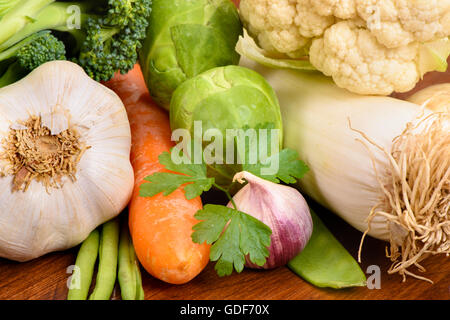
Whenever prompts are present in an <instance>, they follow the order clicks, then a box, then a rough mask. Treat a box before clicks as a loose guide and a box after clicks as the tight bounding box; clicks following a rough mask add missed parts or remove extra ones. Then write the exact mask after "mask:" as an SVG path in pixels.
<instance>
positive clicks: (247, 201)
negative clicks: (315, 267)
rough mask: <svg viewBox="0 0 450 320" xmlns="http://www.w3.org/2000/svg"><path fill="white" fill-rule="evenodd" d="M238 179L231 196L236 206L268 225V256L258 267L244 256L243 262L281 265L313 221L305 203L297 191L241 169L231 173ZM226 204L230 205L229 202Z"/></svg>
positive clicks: (297, 247) (300, 243)
mask: <svg viewBox="0 0 450 320" xmlns="http://www.w3.org/2000/svg"><path fill="white" fill-rule="evenodd" d="M233 180H237V181H239V182H240V183H244V180H245V181H247V182H248V183H247V185H245V186H244V187H243V188H242V189H241V190H239V191H238V193H236V195H235V196H234V197H233V200H234V202H235V203H236V206H237V209H238V210H239V211H242V212H244V213H247V214H249V215H251V216H253V217H254V218H256V219H258V220H260V221H262V222H263V223H265V224H266V225H267V226H269V227H270V228H271V229H272V235H271V244H270V247H269V257H268V258H267V260H266V263H265V264H264V266H262V267H260V266H257V265H255V264H253V263H252V262H250V260H249V259H248V257H246V266H247V267H250V268H256V269H260V268H263V269H272V268H276V267H279V266H284V265H285V264H287V263H288V262H289V261H290V260H291V259H292V258H294V257H295V256H296V255H297V254H298V253H300V252H301V251H302V250H303V248H304V247H305V246H306V244H307V242H308V241H309V238H310V237H311V234H312V229H313V223H312V218H311V215H310V212H309V207H308V204H307V203H306V200H305V199H304V198H303V196H302V195H301V194H300V192H299V191H298V190H296V189H294V188H291V187H289V186H285V185H280V184H276V183H273V182H270V181H267V180H264V179H261V178H259V177H257V176H255V175H253V174H251V173H249V172H246V171H243V172H240V173H238V174H236V175H235V176H234V179H233ZM228 207H230V208H233V205H232V203H231V202H230V203H229V204H228Z"/></svg>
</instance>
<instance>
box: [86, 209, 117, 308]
mask: <svg viewBox="0 0 450 320" xmlns="http://www.w3.org/2000/svg"><path fill="white" fill-rule="evenodd" d="M119 232H120V223H119V219H118V218H115V219H113V220H110V221H108V222H106V223H104V224H103V226H102V233H101V237H100V249H99V264H98V271H97V278H96V281H95V287H94V291H93V292H92V294H91V295H90V297H89V300H109V299H110V298H111V295H112V292H113V290H114V285H115V283H116V279H117V257H118V247H119Z"/></svg>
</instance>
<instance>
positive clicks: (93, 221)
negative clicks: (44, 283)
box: [0, 61, 134, 261]
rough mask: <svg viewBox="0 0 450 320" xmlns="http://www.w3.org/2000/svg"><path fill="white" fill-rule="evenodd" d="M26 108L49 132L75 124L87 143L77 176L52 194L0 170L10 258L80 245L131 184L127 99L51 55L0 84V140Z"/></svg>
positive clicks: (0, 215)
mask: <svg viewBox="0 0 450 320" xmlns="http://www.w3.org/2000/svg"><path fill="white" fill-rule="evenodd" d="M31 115H35V116H39V115H40V116H41V117H42V122H43V125H45V126H46V127H48V128H49V129H51V131H52V134H58V133H60V132H61V131H64V130H66V129H67V128H68V127H69V126H70V127H71V128H74V129H76V131H77V132H78V133H79V135H80V141H82V142H84V143H85V144H86V145H87V146H89V147H90V149H88V150H87V151H86V152H85V153H84V154H83V155H82V157H81V160H80V162H79V164H78V166H77V173H76V178H77V180H76V181H75V182H72V181H71V180H70V179H69V178H67V177H64V179H63V181H64V185H63V187H62V188H60V189H51V190H49V191H50V193H47V192H46V190H45V187H44V186H43V185H42V184H41V183H40V182H36V181H32V182H31V184H30V186H29V189H28V190H27V191H26V192H23V191H12V183H13V176H11V175H9V176H5V177H0V190H1V192H0V257H3V258H7V259H10V260H15V261H28V260H31V259H34V258H37V257H40V256H42V255H44V254H46V253H49V252H53V251H59V250H65V249H68V248H71V247H74V246H76V245H78V244H79V243H81V242H82V241H83V240H84V239H86V237H87V236H88V235H89V233H90V232H91V231H92V230H93V229H95V228H96V227H97V226H99V225H101V224H102V223H104V222H106V221H108V220H110V219H112V218H114V217H115V216H117V215H118V214H119V213H120V212H121V211H122V210H123V209H124V208H125V207H126V205H127V204H128V202H129V200H130V197H131V193H132V190H133V185H134V173H133V168H132V166H131V163H130V148H131V131H130V125H129V122H128V116H127V114H126V110H125V108H124V105H123V103H122V101H121V100H120V98H119V97H118V96H117V95H116V94H115V93H114V92H113V91H112V90H110V89H108V88H107V87H105V86H103V85H101V84H100V83H98V82H96V81H94V80H92V79H91V78H90V77H89V76H88V75H87V74H86V73H85V72H84V70H83V69H82V68H81V67H79V66H78V65H76V64H75V63H72V62H68V61H52V62H48V63H45V64H43V65H41V66H40V67H39V68H37V69H35V70H34V71H33V72H31V73H30V74H29V75H28V76H27V77H25V78H24V79H22V80H20V81H18V82H16V83H14V84H12V85H10V86H7V87H4V88H2V89H0V140H3V139H4V138H5V137H6V135H7V133H8V132H9V130H10V128H11V127H17V123H19V122H20V121H26V120H28V118H29V117H30V116H31ZM0 152H3V147H2V146H1V144H0ZM0 165H5V163H1V162H0Z"/></svg>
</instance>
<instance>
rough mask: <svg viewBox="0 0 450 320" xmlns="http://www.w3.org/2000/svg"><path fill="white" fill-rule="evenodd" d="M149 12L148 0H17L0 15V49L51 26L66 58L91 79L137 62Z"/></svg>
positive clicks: (124, 69)
mask: <svg viewBox="0 0 450 320" xmlns="http://www.w3.org/2000/svg"><path fill="white" fill-rule="evenodd" d="M1 1H2V0H0V8H1V4H2V2H1ZM16 2H17V1H16ZM150 12H151V0H93V1H87V0H79V1H54V0H53V1H52V0H19V1H18V2H17V4H15V5H12V8H9V9H8V11H6V14H4V16H3V17H2V16H1V15H0V55H1V54H2V52H4V51H8V50H9V48H11V47H13V46H15V44H16V43H19V42H21V41H23V40H24V39H27V38H28V37H31V36H32V35H34V34H36V33H39V32H40V31H43V30H50V31H51V32H52V34H53V35H54V36H56V37H57V38H58V39H59V40H60V41H62V43H64V46H65V52H66V57H67V59H68V60H71V61H74V62H76V63H78V64H79V65H80V66H81V67H83V68H84V70H85V71H86V73H87V74H88V75H89V76H91V77H92V78H93V79H95V80H97V81H106V80H109V79H111V78H112V77H113V75H114V73H115V72H117V71H120V72H122V73H127V72H128V71H129V70H131V69H132V68H133V66H134V65H135V63H136V62H137V60H138V56H137V50H138V49H139V48H140V47H141V42H142V40H143V39H144V38H145V35H146V29H147V26H148V18H149V16H150ZM78 13H79V15H78ZM0 14H1V11H0ZM77 21H79V22H80V23H79V26H75V28H74V23H75V24H76V22H77ZM41 45H42V46H46V44H44V43H42V44H41ZM38 60H39V58H38ZM36 66H37V64H35V65H34V67H36ZM0 71H1V68H0Z"/></svg>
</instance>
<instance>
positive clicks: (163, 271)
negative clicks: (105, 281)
mask: <svg viewBox="0 0 450 320" xmlns="http://www.w3.org/2000/svg"><path fill="white" fill-rule="evenodd" d="M105 84H106V85H107V86H108V87H110V88H111V89H112V90H114V91H115V92H116V93H117V94H118V95H119V96H120V98H121V99H122V101H123V103H124V105H125V107H126V109H127V113H128V118H129V121H130V126H131V134H132V148H131V163H132V165H133V168H134V173H135V186H134V191H133V196H132V199H131V202H130V206H129V226H130V233H131V237H132V239H133V245H134V248H135V250H136V255H137V257H138V259H139V261H140V262H141V264H142V265H143V267H144V268H145V269H146V270H147V272H149V273H150V274H151V275H152V276H154V277H156V278H158V279H161V280H163V281H165V282H168V283H172V284H182V283H186V282H188V281H190V280H191V279H193V278H194V277H195V276H197V275H198V274H199V273H200V272H201V271H202V270H203V269H204V267H205V266H206V264H207V263H208V261H209V248H210V246H208V245H206V244H202V245H199V244H196V243H194V242H192V239H191V234H192V227H193V226H194V225H195V224H196V223H198V220H196V219H195V218H194V214H195V213H196V212H197V211H198V210H200V209H201V208H202V202H201V199H200V197H198V198H195V199H193V200H187V199H186V198H185V195H184V191H183V190H182V189H178V190H176V191H175V192H174V193H172V194H170V195H169V196H163V195H162V194H158V195H156V196H154V197H151V198H144V197H140V196H139V187H140V185H141V184H142V183H144V180H143V179H144V178H145V177H147V176H149V175H151V174H153V173H155V172H164V171H166V170H165V169H164V167H163V166H162V165H161V164H159V162H158V156H159V155H160V154H161V153H162V152H164V151H169V150H170V148H171V147H173V146H174V143H173V142H172V141H171V139H170V138H171V130H170V125H169V116H168V114H167V113H166V112H165V111H164V110H162V109H161V108H159V107H158V106H157V105H156V104H155V103H154V102H153V101H152V100H151V98H150V94H149V92H148V90H147V87H146V85H145V82H144V78H143V75H142V72H141V68H140V67H139V65H136V66H135V68H134V69H133V70H132V71H130V72H129V73H128V74H126V75H120V74H117V75H116V76H115V77H114V78H113V79H112V80H110V81H108V82H106V83H105Z"/></svg>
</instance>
